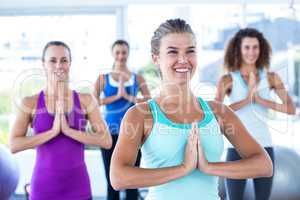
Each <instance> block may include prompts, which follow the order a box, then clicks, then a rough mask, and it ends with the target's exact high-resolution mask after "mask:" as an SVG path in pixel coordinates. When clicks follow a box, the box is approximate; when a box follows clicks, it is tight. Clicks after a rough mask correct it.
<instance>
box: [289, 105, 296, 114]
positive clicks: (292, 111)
mask: <svg viewBox="0 0 300 200" xmlns="http://www.w3.org/2000/svg"><path fill="white" fill-rule="evenodd" d="M287 114H289V115H295V114H296V108H295V107H294V106H292V107H290V108H289V109H288V110H287Z"/></svg>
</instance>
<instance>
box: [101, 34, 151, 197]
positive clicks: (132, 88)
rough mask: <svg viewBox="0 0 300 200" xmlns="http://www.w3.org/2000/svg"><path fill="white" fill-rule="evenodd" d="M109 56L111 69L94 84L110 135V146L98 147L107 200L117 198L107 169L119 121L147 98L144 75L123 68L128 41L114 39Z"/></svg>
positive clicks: (134, 194) (130, 193)
mask: <svg viewBox="0 0 300 200" xmlns="http://www.w3.org/2000/svg"><path fill="white" fill-rule="evenodd" d="M112 55H113V57H114V65H113V70H112V71H111V72H110V73H107V74H100V75H99V77H98V79H97V81H96V83H95V96H96V98H97V99H98V103H99V105H104V107H105V113H104V116H105V120H106V123H107V125H108V127H109V130H110V133H111V134H112V138H113V146H112V148H111V149H108V150H107V149H101V152H102V158H103V162H104V167H105V175H106V179H107V199H108V200H118V199H119V191H116V190H114V189H113V188H112V186H111V183H110V179H109V169H110V161H111V155H112V152H113V150H114V147H115V144H116V142H117V139H118V134H119V128H120V124H121V121H122V118H123V116H124V115H125V113H126V111H127V110H128V109H129V108H130V107H132V106H133V105H134V104H135V103H137V102H141V101H145V100H147V99H148V98H149V97H150V93H149V90H148V87H147V85H146V82H145V80H144V78H143V77H142V76H141V75H137V74H135V73H133V72H130V71H129V69H128V68H127V59H128V55H129V44H128V43H127V42H126V41H125V40H117V41H115V42H114V43H113V45H112ZM139 91H141V94H142V96H143V97H142V98H138V97H137V94H138V92H139ZM101 95H102V96H101ZM139 162H140V161H139V159H137V162H136V165H137V166H138V165H139ZM137 198H138V191H137V189H132V190H126V199H127V200H135V199H137Z"/></svg>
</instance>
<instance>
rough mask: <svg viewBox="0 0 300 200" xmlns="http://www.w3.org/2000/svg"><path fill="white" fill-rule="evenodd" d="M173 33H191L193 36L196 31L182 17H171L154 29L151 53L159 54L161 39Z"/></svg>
mask: <svg viewBox="0 0 300 200" xmlns="http://www.w3.org/2000/svg"><path fill="white" fill-rule="evenodd" d="M171 33H191V34H192V35H193V36H195V35H194V32H193V30H192V28H191V26H190V25H189V24H187V23H186V22H185V21H184V20H182V19H169V20H167V21H165V22H164V23H162V24H160V26H159V27H158V28H157V29H156V30H155V31H154V34H153V36H152V38H151V53H152V54H154V55H158V54H159V48H160V43H161V39H162V38H163V37H164V36H166V35H168V34H171Z"/></svg>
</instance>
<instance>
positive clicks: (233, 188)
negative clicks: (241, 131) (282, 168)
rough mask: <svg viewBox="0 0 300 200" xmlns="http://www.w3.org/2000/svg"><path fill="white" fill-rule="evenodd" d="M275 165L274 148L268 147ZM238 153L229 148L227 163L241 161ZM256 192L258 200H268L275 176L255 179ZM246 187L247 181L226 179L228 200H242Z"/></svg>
mask: <svg viewBox="0 0 300 200" xmlns="http://www.w3.org/2000/svg"><path fill="white" fill-rule="evenodd" d="M265 150H266V151H267V152H268V154H269V156H270V158H271V160H272V162H273V165H274V151H273V148H272V147H266V148H265ZM240 159H241V157H240V156H239V154H238V152H237V151H236V150H235V149H234V148H229V149H228V152H227V157H226V160H227V161H235V160H240ZM253 181H254V190H255V199H256V200H268V199H269V197H270V194H271V189H272V182H273V176H272V177H268V178H255V179H253ZM245 186H246V179H240V180H237V179H226V191H227V192H226V193H227V199H228V200H242V199H243V195H244V191H245Z"/></svg>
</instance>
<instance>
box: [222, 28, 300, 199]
mask: <svg viewBox="0 0 300 200" xmlns="http://www.w3.org/2000/svg"><path fill="white" fill-rule="evenodd" d="M270 56H271V47H270V45H269V43H268V41H267V40H266V39H265V38H264V36H263V34H262V33H260V32H259V31H258V30H256V29H253V28H245V29H241V30H240V31H238V32H237V33H236V34H235V35H234V36H233V38H232V39H231V40H230V42H229V44H228V47H227V49H226V52H225V57H224V64H225V68H226V70H227V71H228V72H229V74H226V75H224V76H223V77H221V79H220V81H219V84H218V89H217V95H216V100H217V101H220V102H223V100H224V97H225V96H226V95H228V97H229V100H230V105H229V107H230V108H231V109H232V110H234V111H235V113H236V115H237V116H238V117H239V119H240V120H241V121H242V122H243V124H244V125H245V127H246V128H247V130H248V131H249V133H250V134H251V136H252V137H253V138H254V139H255V140H256V141H257V142H258V143H259V144H260V145H261V146H263V147H264V148H265V150H266V152H268V154H269V156H270V157H271V159H272V161H273V162H274V152H273V147H272V146H273V144H272V139H271V134H270V132H269V129H268V124H267V119H268V117H267V116H268V110H269V109H273V110H276V111H279V112H284V113H288V114H295V107H294V105H293V102H292V100H291V98H290V97H289V95H288V93H287V91H286V90H285V88H284V85H283V83H282V81H281V79H280V77H279V76H278V75H277V74H276V73H275V72H269V71H268V69H269V64H270ZM271 90H274V91H275V92H276V94H277V95H278V97H279V98H280V99H281V101H282V103H276V102H275V100H273V99H272V98H271V96H270V92H271ZM240 159H241V154H239V153H238V150H237V149H235V148H234V147H233V146H231V145H230V147H229V148H228V152H227V160H228V161H236V160H240ZM257 164H260V163H257ZM272 179H273V178H272V177H267V178H255V179H253V181H254V189H255V198H256V200H268V199H269V197H270V193H271V188H272ZM245 186H246V180H245V179H243V180H232V179H227V180H226V188H227V195H228V197H229V199H230V200H242V199H243V195H244V190H245Z"/></svg>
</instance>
